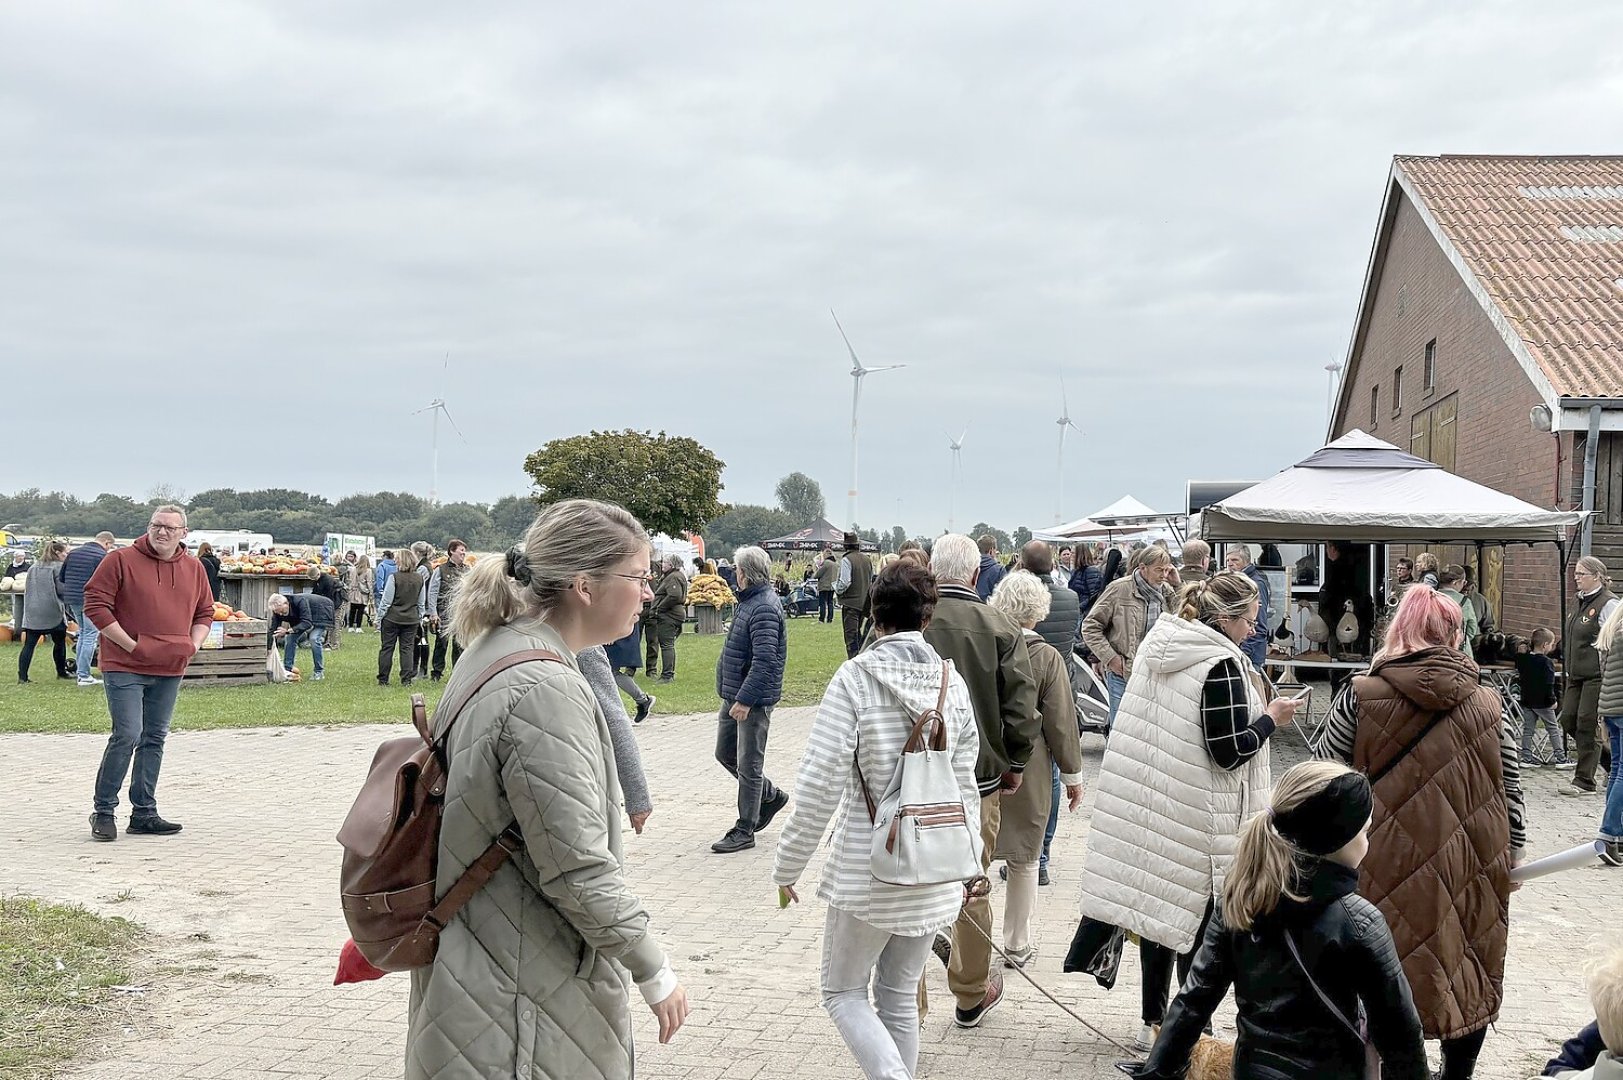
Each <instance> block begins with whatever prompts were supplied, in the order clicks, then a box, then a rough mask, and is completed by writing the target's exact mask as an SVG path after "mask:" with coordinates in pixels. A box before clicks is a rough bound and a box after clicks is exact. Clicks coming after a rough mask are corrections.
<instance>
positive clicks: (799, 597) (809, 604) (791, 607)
mask: <svg viewBox="0 0 1623 1080" xmlns="http://www.w3.org/2000/svg"><path fill="white" fill-rule="evenodd" d="M782 599H783V613H784V614H785V615H787V616H789V617H790V618H791V619H796V618H799V617H800V616H802V615H816V614H817V585H816V583H812V584H809V585H808V584H807V583H806V582H804V581H803V582H801V583H800V584H799V585H796V586H795V587H794V588H792V589H790V590H789V595H788V596H785V597H783V598H782Z"/></svg>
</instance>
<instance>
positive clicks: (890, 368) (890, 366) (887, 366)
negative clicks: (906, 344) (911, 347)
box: [862, 364, 907, 375]
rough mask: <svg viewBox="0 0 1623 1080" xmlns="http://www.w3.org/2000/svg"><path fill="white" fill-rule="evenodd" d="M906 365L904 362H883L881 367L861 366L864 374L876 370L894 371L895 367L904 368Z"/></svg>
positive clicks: (869, 373)
mask: <svg viewBox="0 0 1623 1080" xmlns="http://www.w3.org/2000/svg"><path fill="white" fill-rule="evenodd" d="M906 366H907V365H906V364H885V365H884V366H882V367H871V368H863V369H862V373H863V374H864V375H872V374H873V373H874V372H876V371H895V370H896V369H897V368H904V367H906Z"/></svg>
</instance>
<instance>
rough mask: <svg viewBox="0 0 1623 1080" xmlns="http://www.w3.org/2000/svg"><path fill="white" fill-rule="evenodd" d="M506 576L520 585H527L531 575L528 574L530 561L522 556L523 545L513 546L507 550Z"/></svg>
mask: <svg viewBox="0 0 1623 1080" xmlns="http://www.w3.org/2000/svg"><path fill="white" fill-rule="evenodd" d="M507 576H508V577H510V578H512V579H513V580H515V581H517V582H518V583H519V584H520V585H528V584H529V583H530V582H531V580H532V578H533V575H532V574H531V573H530V559H529V556H527V555H525V554H524V545H522V544H514V545H513V546H512V547H510V548H508V549H507Z"/></svg>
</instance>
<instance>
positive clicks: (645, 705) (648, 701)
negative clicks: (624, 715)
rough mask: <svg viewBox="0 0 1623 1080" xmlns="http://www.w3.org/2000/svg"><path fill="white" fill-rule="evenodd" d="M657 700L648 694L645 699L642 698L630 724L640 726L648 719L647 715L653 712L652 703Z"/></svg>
mask: <svg viewBox="0 0 1623 1080" xmlns="http://www.w3.org/2000/svg"><path fill="white" fill-rule="evenodd" d="M658 700H659V699H658V698H656V697H655V696H654V695H653V694H649V695H648V696H647V697H645V698H643V699H642V704H641V705H638V706H637V715H636V716H633V717H632V718H631V722H632V723H633V724H640V723H642V722H643V721H644V720H646V719H648V714H649V713H651V712H653V711H654V702H656V701H658Z"/></svg>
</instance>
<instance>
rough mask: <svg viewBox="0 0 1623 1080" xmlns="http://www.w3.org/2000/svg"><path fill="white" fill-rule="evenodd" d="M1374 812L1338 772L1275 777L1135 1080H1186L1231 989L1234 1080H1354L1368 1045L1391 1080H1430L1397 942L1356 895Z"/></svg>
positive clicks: (1350, 778) (1310, 766)
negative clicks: (1182, 1079)
mask: <svg viewBox="0 0 1623 1080" xmlns="http://www.w3.org/2000/svg"><path fill="white" fill-rule="evenodd" d="M1372 810H1373V802H1372V797H1371V795H1370V790H1369V782H1368V781H1367V780H1366V779H1365V778H1364V777H1363V776H1362V775H1361V774H1359V773H1355V772H1353V771H1352V770H1350V769H1348V768H1346V767H1345V766H1343V765H1340V764H1336V763H1333V762H1327V761H1312V762H1307V763H1305V764H1302V765H1298V766H1296V767H1295V768H1293V769H1291V770H1290V771H1289V772H1287V773H1286V774H1285V775H1284V776H1283V777H1282V778H1281V779H1280V782H1279V786H1278V787H1276V788H1275V789H1274V795H1273V804H1272V806H1271V807H1270V808H1269V809H1268V810H1267V811H1266V812H1265V813H1263V814H1259V815H1257V816H1256V817H1254V818H1252V819H1251V821H1250V822H1248V823H1247V824H1246V826H1245V827H1244V829H1243V830H1242V831H1241V833H1240V845H1239V849H1238V851H1237V852H1236V854H1235V857H1234V862H1233V864H1232V865H1231V866H1230V868H1229V871H1228V875H1227V879H1226V880H1225V882H1224V886H1223V896H1222V904H1221V905H1220V907H1219V908H1218V910H1217V911H1215V912H1214V913H1213V915H1212V919H1211V923H1210V925H1209V926H1208V927H1207V930H1206V936H1205V938H1204V940H1202V942H1201V944H1200V950H1199V952H1198V953H1197V954H1196V955H1195V961H1194V967H1193V968H1192V969H1191V971H1190V972H1189V978H1188V979H1187V980H1186V981H1185V983H1184V987H1183V990H1182V992H1180V993H1179V994H1178V997H1177V1000H1175V1001H1174V1002H1173V1003H1172V1007H1171V1009H1170V1010H1168V1012H1167V1019H1166V1023H1165V1024H1164V1025H1162V1028H1161V1033H1160V1036H1159V1037H1158V1038H1157V1039H1156V1041H1155V1047H1154V1049H1152V1050H1151V1051H1150V1056H1149V1060H1148V1061H1146V1062H1145V1063H1144V1065H1143V1066H1142V1067H1141V1069H1140V1070H1139V1071H1138V1073H1137V1075H1138V1076H1141V1077H1150V1078H1154V1080H1171V1078H1174V1077H1179V1076H1182V1075H1183V1072H1184V1070H1185V1068H1186V1067H1187V1066H1188V1063H1189V1055H1190V1051H1191V1050H1192V1049H1193V1048H1194V1045H1195V1043H1196V1041H1197V1040H1198V1039H1199V1038H1200V1034H1201V1029H1202V1028H1203V1027H1205V1026H1206V1024H1207V1022H1208V1021H1209V1020H1210V1019H1211V1016H1212V1013H1213V1012H1214V1011H1215V1010H1216V1008H1217V1006H1218V1003H1219V1002H1221V1001H1222V1000H1223V998H1224V996H1225V995H1226V994H1227V993H1228V990H1229V987H1230V985H1231V984H1232V985H1233V987H1234V999H1235V1004H1236V1005H1237V1007H1238V1009H1239V1017H1238V1028H1239V1034H1238V1037H1237V1039H1236V1040H1235V1047H1234V1075H1235V1076H1244V1077H1249V1078H1254V1080H1297V1078H1302V1080H1306V1078H1309V1077H1311V1078H1314V1080H1362V1078H1363V1077H1364V1075H1365V1065H1366V1062H1365V1055H1366V1052H1367V1051H1366V1038H1367V1040H1368V1044H1367V1045H1368V1047H1369V1048H1372V1050H1373V1052H1374V1053H1377V1054H1378V1055H1379V1057H1380V1060H1381V1066H1382V1075H1383V1077H1384V1078H1385V1080H1428V1077H1429V1075H1430V1074H1429V1072H1428V1069H1427V1065H1426V1055H1425V1050H1424V1047H1423V1045H1422V1043H1421V1031H1420V1017H1419V1015H1418V1014H1417V1013H1416V1012H1415V1006H1414V1001H1413V999H1412V998H1411V997H1410V994H1409V983H1408V980H1407V979H1405V978H1404V976H1403V968H1402V966H1401V965H1400V964H1399V963H1398V958H1397V954H1396V952H1395V950H1394V949H1393V946H1392V934H1391V932H1390V931H1389V930H1388V929H1387V926H1386V920H1385V919H1384V918H1382V917H1381V913H1380V911H1379V910H1378V909H1377V908H1376V907H1375V905H1374V904H1371V903H1370V902H1369V901H1367V900H1365V899H1364V898H1363V897H1361V896H1359V895H1358V894H1357V891H1356V890H1357V888H1358V864H1359V863H1361V862H1362V861H1363V859H1364V855H1365V854H1366V853H1367V852H1368V851H1369V820H1370V814H1371V812H1372ZM1365 1032H1367V1036H1366V1034H1365Z"/></svg>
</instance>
